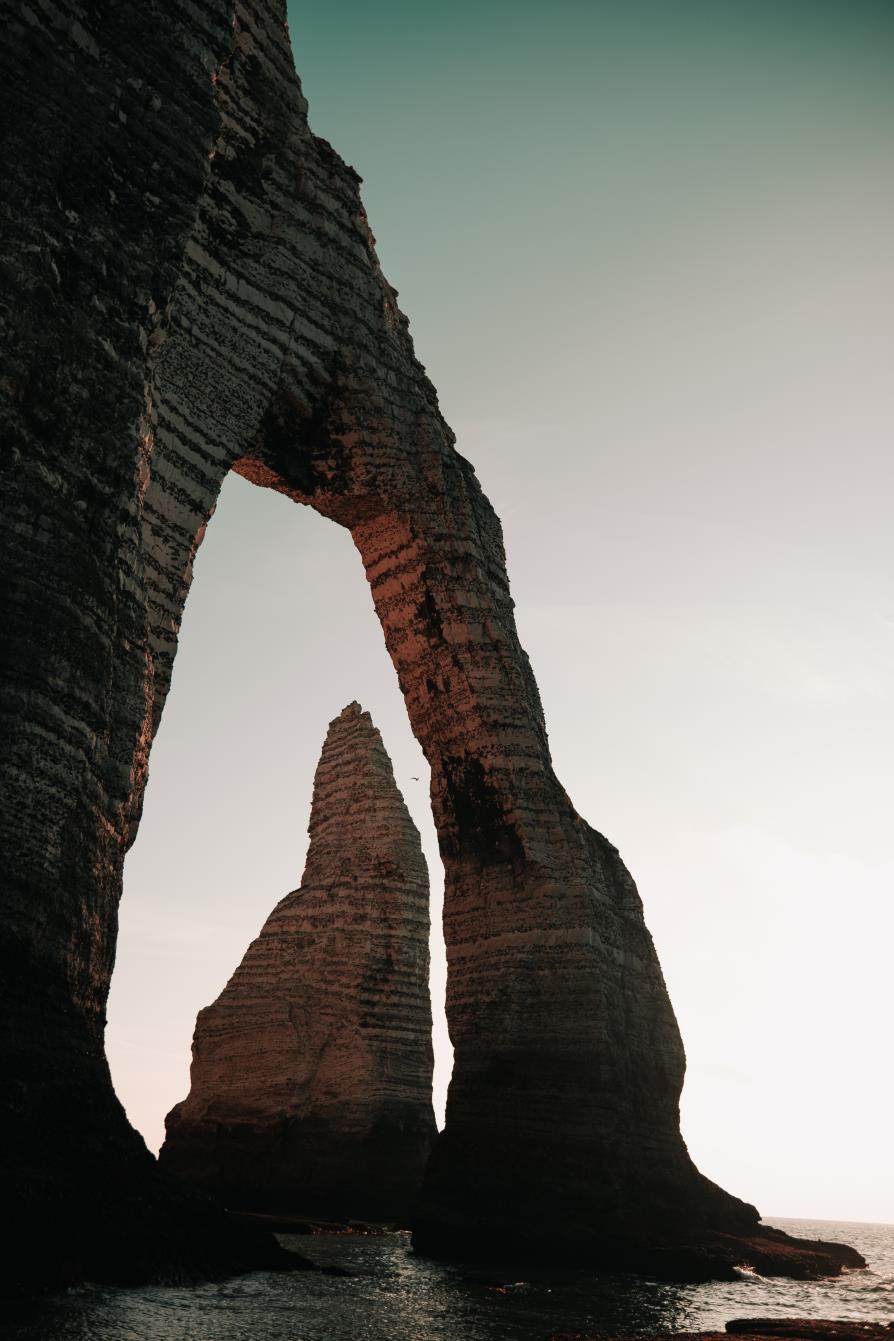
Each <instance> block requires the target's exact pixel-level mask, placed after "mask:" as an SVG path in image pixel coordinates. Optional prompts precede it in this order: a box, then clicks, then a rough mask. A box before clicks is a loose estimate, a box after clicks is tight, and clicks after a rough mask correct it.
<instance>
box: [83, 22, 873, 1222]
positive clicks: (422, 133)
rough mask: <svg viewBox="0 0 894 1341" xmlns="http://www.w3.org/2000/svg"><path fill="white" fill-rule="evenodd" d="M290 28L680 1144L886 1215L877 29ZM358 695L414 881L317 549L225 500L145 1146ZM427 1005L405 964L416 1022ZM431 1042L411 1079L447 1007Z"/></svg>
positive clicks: (368, 636) (141, 907) (345, 565)
mask: <svg viewBox="0 0 894 1341" xmlns="http://www.w3.org/2000/svg"><path fill="white" fill-rule="evenodd" d="M289 19H290V31H291V34H292V40H293V45H294V48H295V52H296V63H297V66H298V69H299V72H300V74H301V77H302V81H303V85H304V90H305V93H306V94H307V96H308V99H309V101H310V108H311V113H310V114H311V124H312V126H313V128H314V130H315V131H316V132H317V134H320V135H322V136H324V137H325V138H327V139H329V140H330V141H331V142H332V143H333V144H334V145H335V147H336V148H337V149H338V151H339V152H340V153H341V154H342V156H343V157H344V158H345V159H346V160H347V161H348V162H350V163H352V164H353V166H354V167H355V168H356V169H357V170H358V172H360V174H361V175H362V177H363V178H364V186H363V197H364V201H365V204H366V208H367V212H368V214H369V217H370V221H371V224H372V228H373V232H374V233H375V235H376V237H377V239H378V251H379V256H380V259H381V261H382V264H383V267H384V269H385V272H386V274H387V275H388V277H389V279H390V280H391V282H392V283H393V284H394V285H395V286H396V287H397V288H398V290H399V291H400V303H401V306H402V307H403V309H404V311H405V312H407V314H408V315H409V317H410V322H411V327H410V328H411V331H412V333H413V336H414V340H415V342H416V349H417V353H418V354H419V356H420V358H421V359H422V361H423V363H425V364H426V366H427V368H428V371H429V374H430V376H431V377H432V380H433V381H434V383H435V385H436V386H437V387H438V390H439V394H440V398H441V404H442V408H443V410H444V413H445V415H446V417H447V419H448V420H449V422H450V423H451V424H452V426H453V428H454V429H455V430H456V432H457V435H458V439H459V441H458V445H459V448H460V450H461V451H462V452H463V454H464V455H465V456H467V457H468V458H469V459H470V460H472V461H473V462H474V464H475V466H476V468H477V470H478V473H479V475H480V477H481V480H482V483H483V484H484V487H485V489H486V491H487V492H488V494H489V495H490V497H491V500H492V502H493V503H494V505H495V507H496V508H497V511H498V512H499V514H500V516H501V518H502V520H503V523H504V529H505V534H506V543H507V553H508V558H509V569H510V577H511V581H512V587H513V593H514V596H515V599H516V601H517V607H518V608H517V614H518V621H519V628H520V632H521V635H522V640H523V642H524V643H525V645H526V647H527V649H528V651H529V653H530V655H531V658H532V662H533V666H534V670H535V673H536V675H537V677H538V681H539V684H540V687H541V691H542V694H543V699H544V704H545V708H546V713H547V723H548V727H549V730H550V739H551V743H552V747H553V751H554V755H555V760H556V766H557V771H558V773H559V776H560V777H561V779H562V781H563V782H564V783H565V785H566V787H567V788H568V790H569V792H570V794H571V796H572V798H573V800H574V801H575V804H576V805H577V807H578V809H579V810H580V812H581V813H582V814H583V815H584V816H585V817H586V818H587V819H588V820H590V821H591V822H592V823H593V824H595V825H596V827H598V828H599V829H600V830H602V831H603V832H605V833H606V834H608V835H609V837H611V838H612V840H613V841H615V842H616V843H618V845H619V846H620V848H621V851H622V854H623V855H624V857H625V859H626V860H627V862H628V865H629V866H630V868H631V870H632V872H633V874H634V876H635V878H636V879H637V881H638V883H639V886H640V890H641V892H642V895H643V899H644V903H645V907H646V915H647V920H648V923H649V926H650V928H651V930H652V932H653V934H654V936H655V939H656V943H657V945H658V950H659V954H660V956H661V960H662V964H663V966H664V970H665V976H666V977H667V980H668V985H669V988H670V992H671V997H672V999H673V1002H674V1005H675V1008H676V1010H677V1013H678V1016H679V1019H680V1023H681V1028H682V1031H683V1036H684V1040H685V1043H686V1047H687V1053H688V1057H689V1071H688V1079H687V1085H686V1091H685V1094H684V1105H683V1108H684V1131H685V1134H686V1136H687V1139H688V1141H689V1143H690V1147H691V1150H692V1153H693V1155H694V1157H695V1159H696V1161H697V1162H698V1163H699V1165H700V1167H702V1169H703V1170H704V1172H705V1173H707V1174H708V1175H709V1176H711V1177H712V1178H714V1179H716V1180H717V1181H719V1182H721V1183H723V1184H724V1185H725V1186H727V1187H729V1188H730V1190H731V1191H733V1192H736V1193H738V1194H739V1195H742V1196H745V1197H747V1198H748V1199H750V1200H753V1201H755V1202H756V1203H757V1204H758V1205H759V1206H760V1207H761V1208H762V1209H763V1210H764V1211H765V1212H766V1213H767V1214H774V1213H775V1214H777V1215H792V1216H798V1215H803V1216H817V1217H825V1218H833V1219H834V1218H844V1219H847V1218H850V1219H876V1220H884V1221H889V1222H894V1161H892V1160H891V1157H890V1131H889V1126H890V1121H889V1115H890V1112H891V1111H892V1107H894V1091H892V1081H891V1076H890V1067H889V1064H888V1056H889V1052H890V1039H889V1034H890V1024H891V1006H890V985H889V984H890V966H889V960H890V952H891V945H892V944H894V900H892V895H894V832H892V825H891V800H892V794H894V786H892V764H891V760H892V758H894V689H892V686H894V595H892V582H891V571H892V557H894V556H892V540H891V521H890V513H891V498H892V496H894V464H892V462H894V454H892V446H894V398H892V395H891V384H892V376H891V363H892V348H894V248H892V241H891V239H892V237H894V166H892V165H894V79H892V77H891V71H892V68H894V62H892V57H894V6H892V5H890V4H887V3H885V4H871V3H863V2H861V0H847V2H845V0H842V2H841V3H831V2H830V0H811V2H810V3H806V2H805V3H785V0H776V2H774V3H764V2H763V0H749V2H748V3H744V0H743V2H742V3H732V2H726V0H712V2H711V3H693V2H691V0H677V2H676V3H668V2H667V0H665V2H664V3H660V4H659V3H654V4H647V3H639V2H634V3H623V4H621V3H615V4H600V3H586V4H585V3H554V4H552V5H550V6H533V5H531V4H527V3H516V4H513V5H508V4H487V3H483V4H482V3H478V4H470V3H464V2H463V3H454V4H452V5H450V6H446V5H445V6H435V5H431V4H427V5H420V4H418V3H417V4H409V3H401V4H396V3H380V4H378V5H375V6H371V5H367V4H360V3H330V4H328V5H325V6H322V5H313V6H311V5H303V4H291V5H290V6H289ZM354 698H357V699H359V700H360V701H361V702H362V703H363V705H364V706H365V707H368V708H370V709H371V711H372V714H373V718H374V720H375V721H376V723H377V725H378V726H379V727H380V728H381V730H382V732H383V736H384V738H385V743H386V746H387V747H388V749H389V751H390V752H391V754H392V757H393V758H394V762H395V772H396V776H397V780H398V783H399V785H400V786H401V787H402V789H403V790H404V792H405V795H406V797H407V801H408V804H409V805H410V807H411V809H412V811H413V814H414V816H415V817H416V820H417V823H418V824H419V826H420V829H421V830H422V832H423V838H424V841H425V844H426V850H427V853H428V855H429V860H430V864H431V867H432V876H433V884H434V885H435V887H436V890H437V888H438V882H439V880H440V872H439V867H438V862H437V849H436V844H435V841H434V837H433V833H432V829H431V822H430V817H429V815H428V807H427V803H426V787H425V777H426V773H425V766H424V762H423V761H422V758H421V754H420V752H419V750H418V747H417V746H416V745H415V742H414V741H413V739H412V737H411V735H410V733H409V729H408V727H407V724H406V718H405V714H404V711H403V705H402V702H401V699H400V695H399V693H398V691H397V687H396V684H395V681H394V676H393V672H392V670H391V667H390V664H389V663H388V660H387V656H386V655H385V652H384V648H383V646H382V641H381V636H380V633H379V630H378V627H377V625H376V622H375V619H374V616H373V613H372V609H371V603H370V599H369V594H368V591H367V589H366V586H365V583H364V581H363V576H362V569H361V567H360V564H359V560H358V558H357V556H356V554H355V553H354V551H353V547H352V546H351V543H350V540H349V538H348V537H347V535H346V534H345V533H343V532H340V531H339V530H338V529H337V528H335V527H333V526H331V525H329V524H327V523H325V522H323V521H322V520H321V519H320V518H318V517H316V516H315V515H314V514H312V513H310V512H307V511H304V510H303V509H299V508H295V507H294V506H292V505H291V504H289V503H287V502H286V501H285V500H283V499H281V498H278V497H274V496H270V495H267V494H265V493H264V492H263V491H261V490H257V489H253V488H251V487H250V486H249V485H247V484H245V482H244V481H242V480H239V479H232V480H230V481H228V482H227V484H226V485H225V488H224V491H223V495H222V498H221V504H220V506H219V508H218V511H217V513H216V515H215V517H214V519H213V521H212V523H211V525H210V527H209V530H208V536H207V539H206V540H205V542H204V544H203V547H202V549H201V551H200V553H199V556H198V561H197V564H196V581H195V585H194V589H193V592H192V594H191V596H190V600H189V603H188V606H187V611H186V617H185V621H184V627H183V633H182V638H181V651H180V655H179V657H178V662H177V666H176V668H175V675H174V685H173V691H172V695H171V699H170V701H169V705H168V708H167V709H166V713H165V718H164V721H163V723H162V727H161V730H160V733H159V738H158V741H157V744H156V746H155V749H154V751H153V756H152V760H151V777H150V784H149V791H148V794H147V800H146V810H145V818H144V821H143V827H142V830H141V833H140V836H139V839H138V841H137V844H136V846H135V848H134V850H133V852H132V854H131V856H130V857H129V859H128V864H127V870H126V873H125V900H124V904H123V906H122V934H121V943H120V952H119V965H123V966H124V968H123V970H122V972H121V973H120V974H119V975H118V976H116V980H115V982H114V983H113V991H112V1000H111V1005H110V1021H111V1024H110V1039H109V1042H110V1056H111V1059H112V1065H113V1073H114V1076H115V1079H116V1084H117V1086H118V1089H119V1093H120V1094H121V1096H122V1099H123V1101H124V1102H125V1104H126V1106H127V1108H128V1111H129V1112H130V1114H131V1117H132V1119H133V1120H134V1122H135V1123H136V1124H137V1125H138V1126H139V1127H140V1129H141V1130H142V1131H143V1132H144V1134H145V1135H146V1136H147V1140H148V1141H149V1143H150V1145H151V1146H152V1147H153V1148H155V1147H156V1146H157V1144H158V1141H159V1139H160V1124H161V1119H162V1117H163V1114H164V1113H165V1112H166V1111H167V1109H168V1108H170V1107H171V1106H172V1104H173V1103H175V1102H176V1101H177V1100H179V1099H180V1098H182V1097H183V1095H184V1093H185V1090H186V1084H187V1079H186V1067H187V1063H188V1051H189V1039H190V1035H191V1032H192V1027H193V1022H194V1018H195V1014H196V1011H197V1010H198V1009H199V1008H200V1007H201V1006H203V1005H206V1004H208V1002H209V1001H210V1000H211V999H213V997H214V996H215V995H216V994H217V992H218V991H219V990H220V989H221V987H222V986H223V984H224V982H225V981H226V978H227V977H228V975H229V974H230V972H232V969H233V968H234V967H235V964H236V963H237V962H238V960H239V958H240V957H241V955H242V953H243V951H244V949H245V947H246V946H247V944H248V942H249V940H250V939H251V938H252V936H254V935H255V934H256V933H257V930H258V928H259V926H260V924H261V922H262V921H263V920H264V918H265V917H266V915H267V913H268V912H269V911H270V909H271V908H272V906H273V904H274V903H275V902H276V901H277V900H278V899H279V898H280V897H282V895H283V894H284V893H285V892H287V890H288V889H290V888H294V887H295V886H296V885H297V883H298V879H299V876H300V871H301V867H302V861H303V852H304V847H305V842H306V835H305V829H306V824H307V817H308V813H309V802H310V785H311V780H312V775H313V769H314V766H315V763H316V758H317V755H318V753H319V749H320V746H321V744H322V740H323V736H324V734H325V729H326V724H327V722H328V721H329V720H330V718H332V717H333V716H335V715H336V714H337V713H338V712H339V711H340V710H341V708H342V707H344V705H345V704H346V703H348V702H349V701H350V700H352V699H354ZM416 775H420V776H421V777H422V778H423V781H422V782H421V783H416V782H413V780H412V779H413V777H414V776H416ZM436 907H437V900H436ZM436 915H437V914H436ZM160 983H162V984H163V985H164V990H163V991H159V984H160ZM442 984H443V970H442V968H441V967H440V966H436V971H435V975H434V983H433V985H434V993H435V1000H436V1004H437V1001H438V999H439V993H440V992H441V990H442ZM436 1042H437V1044H438V1049H439V1057H440V1062H439V1071H438V1076H437V1092H438V1094H439V1096H440V1097H441V1098H442V1097H443V1090H444V1085H445V1083H446V1076H447V1074H448V1071H449V1048H448V1046H447V1045H446V1042H445V1036H444V1030H443V1024H442V1023H440V1024H438V1025H437V1026H436ZM856 1096H859V1099H857V1097H856Z"/></svg>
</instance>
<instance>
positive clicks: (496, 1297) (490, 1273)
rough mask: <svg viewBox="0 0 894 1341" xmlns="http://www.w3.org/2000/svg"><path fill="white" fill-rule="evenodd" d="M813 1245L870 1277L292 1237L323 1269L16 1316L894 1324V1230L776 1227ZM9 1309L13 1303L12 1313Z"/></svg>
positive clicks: (385, 1238) (5, 1321) (77, 1333)
mask: <svg viewBox="0 0 894 1341" xmlns="http://www.w3.org/2000/svg"><path fill="white" fill-rule="evenodd" d="M768 1223H773V1224H776V1225H778V1226H779V1227H780V1228H781V1229H785V1230H786V1231H787V1232H788V1233H790V1234H794V1235H796V1236H798V1237H799V1238H809V1239H827V1240H828V1239H831V1240H835V1241H837V1242H839V1243H849V1244H851V1245H852V1246H853V1247H855V1248H857V1249H858V1250H859V1251H860V1252H861V1253H862V1254H863V1256H864V1257H865V1258H866V1261H867V1263H868V1266H867V1268H866V1270H865V1271H854V1272H848V1273H846V1274H845V1275H843V1276H841V1277H838V1278H836V1279H834V1280H828V1281H817V1282H812V1283H804V1282H799V1281H790V1280H781V1279H773V1280H767V1279H764V1278H762V1277H760V1276H756V1275H752V1274H749V1273H747V1272H743V1273H742V1276H741V1279H739V1280H737V1281H735V1282H729V1283H713V1284H711V1283H709V1284H704V1285H668V1284H666V1283H662V1282H658V1281H649V1280H643V1279H640V1278H638V1277H635V1276H622V1275H596V1274H594V1273H593V1272H587V1271H555V1270H553V1271H543V1272H538V1273H534V1274H532V1275H529V1276H528V1277H527V1278H526V1279H524V1280H518V1279H515V1278H514V1277H513V1276H512V1275H511V1274H507V1273H506V1271H505V1270H504V1269H501V1268H500V1267H499V1266H498V1265H495V1266H494V1267H493V1268H490V1269H482V1268H480V1267H463V1266H462V1265H461V1264H456V1263H452V1264H449V1265H448V1264H446V1263H443V1262H432V1261H427V1260H425V1259H423V1258H418V1257H414V1255H413V1253H412V1250H411V1248H410V1241H409V1236H408V1235H406V1234H387V1235H380V1236H372V1235H369V1236H367V1235H361V1234H349V1235H327V1236H315V1237H301V1238H297V1237H296V1238H284V1240H283V1241H284V1242H285V1243H286V1244H287V1245H288V1246H292V1247H295V1248H296V1249H298V1250H299V1251H300V1252H303V1253H304V1254H305V1256H307V1257H309V1258H311V1259H312V1260H313V1261H315V1262H317V1263H318V1264H319V1265H321V1266H339V1267H342V1268H344V1269H345V1270H347V1271H349V1272H350V1273H351V1274H350V1275H349V1276H330V1275H322V1274H318V1273H316V1272H314V1273H311V1272H301V1273H294V1274H287V1275H282V1274H268V1273H266V1272H256V1273H254V1274H252V1275H248V1276H240V1277H237V1278H236V1279H234V1280H229V1281H225V1282H223V1283H222V1284H216V1285H199V1286H193V1287H189V1288H184V1287H177V1288H172V1287H169V1286H147V1287H143V1288H140V1289H129V1290H124V1289H106V1288H90V1287H82V1288H80V1289H78V1290H73V1291H70V1292H69V1293H68V1294H66V1295H65V1296H63V1297H61V1298H58V1299H54V1300H52V1301H44V1302H41V1303H36V1304H33V1305H28V1304H20V1305H15V1306H13V1307H12V1308H10V1307H9V1306H7V1308H6V1312H5V1316H3V1315H2V1314H0V1336H2V1337H3V1338H4V1341H6V1338H9V1341H546V1338H547V1337H548V1336H550V1334H551V1333H553V1332H557V1331H591V1332H600V1333H602V1334H603V1335H605V1334H612V1333H614V1334H616V1335H618V1334H626V1335H634V1334H636V1333H641V1334H644V1333H650V1332H659V1331H676V1332H679V1331H697V1330H704V1329H709V1328H713V1329H716V1330H722V1329H723V1325H724V1323H726V1322H727V1321H728V1320H729V1319H730V1318H736V1317H767V1316H770V1317H814V1318H850V1319H861V1320H864V1321H873V1322H885V1323H887V1322H888V1321H890V1320H891V1319H892V1318H894V1226H891V1225H877V1224H846V1223H839V1222H835V1221H804V1220H774V1221H772V1222H768ZM0 1307H2V1305H0Z"/></svg>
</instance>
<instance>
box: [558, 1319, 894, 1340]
mask: <svg viewBox="0 0 894 1341" xmlns="http://www.w3.org/2000/svg"><path fill="white" fill-rule="evenodd" d="M892 1329H894V1323H888V1324H887V1325H886V1324H884V1323H873V1322H850V1321H847V1320H844V1321H838V1322H834V1321H827V1320H824V1319H819V1318H736V1319H735V1320H734V1321H732V1322H728V1323H727V1324H726V1330H725V1331H723V1332H659V1333H658V1334H657V1335H655V1336H648V1337H644V1336H641V1337H638V1338H637V1341H671V1338H673V1341H729V1336H730V1334H731V1333H732V1334H733V1335H735V1336H748V1337H750V1338H751V1341H770V1338H779V1337H785V1338H786V1339H787V1341H891V1333H892ZM548 1341H609V1339H608V1338H607V1337H606V1336H605V1334H604V1333H600V1334H599V1336H598V1338H597V1335H596V1334H595V1333H592V1332H554V1333H553V1334H552V1336H550V1337H549V1338H548ZM611 1341H633V1338H622V1337H614V1338H611Z"/></svg>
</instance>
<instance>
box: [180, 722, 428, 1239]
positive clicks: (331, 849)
mask: <svg viewBox="0 0 894 1341" xmlns="http://www.w3.org/2000/svg"><path fill="white" fill-rule="evenodd" d="M309 832H310V847H309V849H308V853H307V865H306V867H305V871H304V876H303V879H302V882H301V887H300V889H297V890H295V891H294V892H293V893H291V894H287V895H286V897H285V898H284V899H283V900H282V901H281V902H280V903H278V904H277V906H276V908H275V909H274V910H273V912H272V913H271V914H270V917H269V918H268V919H267V921H266V922H265V924H264V926H263V928H262V930H261V933H260V935H259V936H258V938H257V940H255V941H253V942H252V944H251V945H250V946H249V948H248V950H247V951H246V954H245V956H244V958H243V960H242V962H241V963H240V965H239V967H238V968H237V969H236V972H235V973H234V974H233V976H232V978H231V979H230V981H229V982H228V983H227V985H226V987H225V988H224V990H223V991H222V992H221V994H220V996H219V997H218V998H217V1000H216V1001H215V1002H214V1004H213V1005H211V1006H209V1007H208V1008H207V1009H206V1010H203V1011H201V1013H200V1014H199V1017H198V1019H197V1021H196V1030H195V1038H194V1040H193V1062H192V1073H191V1087H190V1092H189V1095H188V1097H187V1098H186V1099H185V1100H184V1101H183V1103H181V1104H178V1105H177V1107H176V1108H174V1109H173V1111H172V1112H171V1113H169V1115H168V1118H167V1138H166V1140H165V1144H164V1146H163V1147H162V1150H161V1154H160V1156H159V1158H160V1161H161V1164H162V1167H164V1168H166V1169H168V1170H169V1171H170V1172H172V1173H176V1174H178V1175H179V1176H181V1177H184V1178H186V1179H188V1180H189V1181H190V1182H193V1183H196V1184H198V1185H199V1186H201V1187H204V1188H205V1189H207V1190H208V1191H209V1192H212V1193H215V1194H216V1195H219V1196H220V1197H221V1198H222V1199H223V1200H224V1201H225V1202H226V1204H227V1205H228V1206H240V1207H243V1208H249V1209H252V1210H275V1211H282V1210H290V1209H291V1210H295V1209H297V1210H299V1211H304V1210H312V1211H314V1212H316V1213H318V1214H322V1215H327V1216H329V1217H330V1218H337V1217H347V1216H353V1217H356V1218H367V1219H383V1220H395V1219H404V1220H405V1219H406V1217H407V1216H408V1214H409V1211H410V1207H411V1205H412V1202H413V1199H414V1197H415V1195H416V1193H417V1191H418V1189H419V1185H420V1183H421V1181H422V1174H423V1171H424V1169H425V1163H426V1160H427V1159H428V1155H429V1151H430V1149H431V1146H432V1143H433V1142H434V1139H435V1135H436V1128H435V1121H434V1113H433V1111H432V1101H431V1085H432V1065H433V1058H432V1042H431V1024H432V1022H431V1004H430V1000H429V989H428V972H429V952H428V936H429V907H428V905H429V888H428V872H427V870H426V866H425V859H424V857H423V855H422V847H421V844H420V840H419V834H418V832H417V830H416V827H415V825H414V824H413V821H412V820H411V819H410V815H409V812H408V811H407V808H406V806H405V804H404V800H403V797H402V796H401V794H400V792H399V791H398V789H397V785H396V783H395V781H394V774H393V772H392V768H391V762H390V760H389V758H388V755H387V754H386V752H385V748H384V746H383V744H382V739H381V736H380V735H379V733H378V731H377V730H376V728H375V727H374V726H373V724H372V721H371V719H370V716H369V713H366V712H363V711H362V710H361V709H360V706H359V705H358V704H357V703H352V704H351V705H350V706H349V707H347V708H345V710H344V712H342V714H341V716H340V717H337V718H336V719H335V720H334V721H333V722H332V723H331V724H330V727H329V732H328V735H327V736H326V742H325V744H324V746H323V752H322V755H321V756H320V762H319V764H318V766H317V772H316V777H315V780H314V795H313V806H312V809H311V816H310V830H309Z"/></svg>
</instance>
